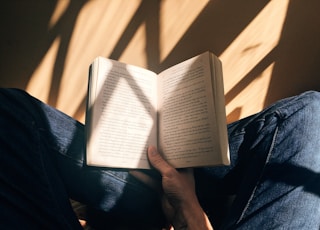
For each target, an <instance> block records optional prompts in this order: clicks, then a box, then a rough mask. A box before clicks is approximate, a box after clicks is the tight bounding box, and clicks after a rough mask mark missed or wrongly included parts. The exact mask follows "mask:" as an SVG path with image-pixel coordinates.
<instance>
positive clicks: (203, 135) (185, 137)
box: [158, 53, 221, 167]
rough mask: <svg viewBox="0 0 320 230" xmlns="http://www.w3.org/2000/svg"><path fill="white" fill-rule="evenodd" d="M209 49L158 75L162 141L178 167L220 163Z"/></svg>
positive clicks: (162, 148) (168, 157)
mask: <svg viewBox="0 0 320 230" xmlns="http://www.w3.org/2000/svg"><path fill="white" fill-rule="evenodd" d="M209 61H210V58H209V53H204V54H203V55H200V56H198V57H195V58H192V59H189V60H188V61H185V62H183V63H181V64H178V65H176V66H174V67H172V68H170V69H168V70H166V71H164V72H163V73H161V74H160V75H159V81H160V82H161V83H160V86H159V87H160V88H159V91H160V95H159V96H160V97H159V108H160V111H159V117H158V119H159V132H160V135H159V145H160V149H161V151H162V152H163V154H164V155H165V158H166V159H167V160H168V161H169V162H170V163H171V164H172V165H173V166H175V167H191V166H205V165H213V164H221V160H220V158H221V156H220V153H218V154H214V152H215V150H216V149H219V148H217V146H218V145H219V136H216V135H215V134H216V133H217V132H218V130H217V126H216V123H215V119H213V118H214V116H215V110H214V104H213V94H212V81H211V72H210V62H209Z"/></svg>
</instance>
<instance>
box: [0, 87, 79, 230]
mask: <svg viewBox="0 0 320 230" xmlns="http://www.w3.org/2000/svg"><path fill="white" fill-rule="evenodd" d="M40 112H41V111H39V110H38V109H37V107H35V106H34V102H33V100H30V98H29V96H28V95H26V94H25V93H24V92H21V91H18V90H5V89H1V90H0V114H1V115H0V200H1V202H0V213H1V215H0V219H1V220H0V228H1V229H29V228H30V229H77V228H79V229H80V225H79V223H78V221H77V218H76V216H75V214H74V213H73V211H72V208H71V205H70V203H69V199H68V196H67V193H66V190H65V188H64V185H63V183H62V181H61V179H60V177H59V175H58V173H57V171H56V168H55V166H54V165H53V159H52V158H51V157H50V156H49V155H48V154H47V151H48V149H47V146H46V140H44V139H43V138H42V136H41V130H40V127H39V122H40V123H41V122H42V121H41V120H40V118H39V117H38V116H41V114H39V113H40Z"/></svg>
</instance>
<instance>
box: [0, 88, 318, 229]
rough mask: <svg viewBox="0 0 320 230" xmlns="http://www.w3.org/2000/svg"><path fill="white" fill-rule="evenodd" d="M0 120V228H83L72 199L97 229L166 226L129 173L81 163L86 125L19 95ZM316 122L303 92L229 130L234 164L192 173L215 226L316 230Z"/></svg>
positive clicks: (4, 97) (12, 94)
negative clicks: (85, 208) (85, 210)
mask: <svg viewBox="0 0 320 230" xmlns="http://www.w3.org/2000/svg"><path fill="white" fill-rule="evenodd" d="M0 112H1V115H0V229H81V226H80V225H79V222H78V220H77V217H76V215H75V213H74V212H73V210H72V208H71V205H70V202H69V198H72V199H75V200H78V201H80V202H83V203H85V204H87V205H88V207H89V208H90V209H89V210H90V211H91V212H90V213H92V214H91V215H90V213H88V218H89V219H90V218H91V221H92V223H93V225H94V226H95V227H96V228H98V229H99V228H105V229H113V228H114V227H115V226H120V225H121V224H125V225H128V226H130V228H129V229H135V228H140V229H151V226H152V227H154V226H159V225H161V224H162V223H163V221H164V217H163V214H162V212H161V204H160V199H159V197H158V194H157V193H156V192H155V191H153V190H152V189H150V188H149V187H148V186H146V185H144V184H143V183H141V182H140V181H138V180H137V179H135V178H134V177H133V176H132V175H131V174H130V173H129V172H128V171H127V170H115V169H108V168H101V167H90V166H87V165H86V163H85V127H84V126H83V124H81V123H79V122H77V121H75V120H74V119H72V118H71V117H69V116H67V115H65V114H63V113H62V112H59V111H57V110H56V109H54V108H52V107H50V106H48V105H46V104H44V103H42V102H40V101H39V100H37V99H35V98H33V97H32V96H30V95H29V94H27V93H25V92H23V91H21V90H16V89H1V90H0ZM319 114H320V93H318V92H311V91H310V92H306V93H303V94H301V95H299V96H295V97H292V98H288V99H284V100H281V101H279V102H277V103H275V104H274V105H272V106H270V107H268V108H266V109H265V110H263V111H262V112H260V113H258V114H256V115H253V116H250V117H248V118H245V119H242V120H240V121H237V122H235V123H232V124H230V125H228V134H229V146H230V154H231V155H230V156H231V165H230V166H218V167H210V168H209V167H208V168H197V169H195V180H196V191H197V195H198V198H199V201H200V203H201V205H202V207H203V209H204V211H205V212H206V213H207V215H208V217H209V219H210V221H211V222H212V224H213V225H214V227H215V228H219V229H258V228H259V229H308V230H309V229H319V227H320V115H319ZM145 173H147V174H149V175H151V176H153V177H155V178H158V177H159V175H158V174H157V173H156V172H155V171H153V170H145ZM226 204H228V205H226Z"/></svg>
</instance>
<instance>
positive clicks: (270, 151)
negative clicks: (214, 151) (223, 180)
mask: <svg viewBox="0 0 320 230" xmlns="http://www.w3.org/2000/svg"><path fill="white" fill-rule="evenodd" d="M278 131H279V127H278V126H277V127H276V129H275V131H274V134H273V138H272V142H271V146H270V149H269V152H268V154H267V158H266V160H265V163H264V166H263V169H262V171H261V174H260V177H259V179H258V180H257V183H256V184H255V186H254V189H253V191H252V193H251V195H250V197H249V199H248V202H247V204H246V206H245V207H244V209H243V211H242V213H241V215H240V217H239V219H238V221H237V222H236V224H239V223H240V222H241V221H242V220H243V218H244V216H245V213H246V211H247V210H248V208H249V206H250V204H251V201H252V200H253V198H254V196H255V193H256V190H257V188H258V185H259V183H260V181H261V178H262V175H263V173H264V171H265V168H266V165H267V164H268V162H269V160H270V157H271V155H272V151H273V148H274V145H275V142H276V138H277V136H278Z"/></svg>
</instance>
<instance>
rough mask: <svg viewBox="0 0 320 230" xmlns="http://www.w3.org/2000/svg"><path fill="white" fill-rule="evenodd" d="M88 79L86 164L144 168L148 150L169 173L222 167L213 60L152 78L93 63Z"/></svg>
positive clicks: (224, 140)
mask: <svg viewBox="0 0 320 230" xmlns="http://www.w3.org/2000/svg"><path fill="white" fill-rule="evenodd" d="M89 72H90V73H89V86H88V99H87V113H86V131H87V133H86V135H87V164H88V165H92V166H103V167H113V168H142V169H147V168H150V165H149V162H148V158H147V148H148V146H149V145H155V146H157V148H158V149H159V151H160V152H161V153H162V154H163V156H164V158H165V159H166V160H167V161H168V162H169V163H170V164H171V165H172V166H174V167H176V168H184V167H201V166H213V165H227V164H229V161H230V160H229V146H228V136H227V124H226V112H225V100H224V89H223V78H222V65H221V62H220V61H219V59H218V58H217V57H216V56H215V55H214V54H212V53H210V52H205V53H203V54H200V55H198V56H196V57H193V58H191V59H189V60H186V61H184V62H182V63H180V64H177V65H175V66H173V67H171V68H169V69H167V70H165V71H163V72H161V73H160V74H156V73H153V72H151V71H149V70H146V69H143V68H140V67H136V66H132V65H127V64H124V63H121V62H118V61H114V60H110V59H106V58H103V57H98V58H96V59H95V60H94V62H93V63H92V65H91V66H90V71H89Z"/></svg>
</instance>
